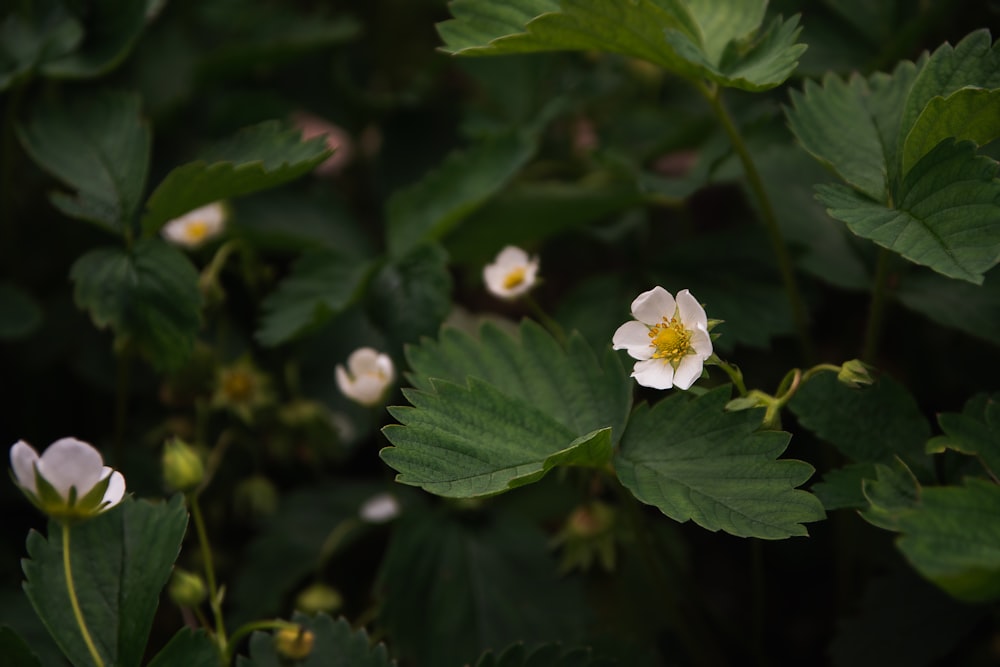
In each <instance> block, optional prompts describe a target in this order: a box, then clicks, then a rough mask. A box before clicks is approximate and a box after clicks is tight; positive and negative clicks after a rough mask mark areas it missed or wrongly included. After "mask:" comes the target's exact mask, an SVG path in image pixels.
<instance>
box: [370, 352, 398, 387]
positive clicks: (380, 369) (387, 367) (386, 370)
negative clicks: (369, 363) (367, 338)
mask: <svg viewBox="0 0 1000 667" xmlns="http://www.w3.org/2000/svg"><path fill="white" fill-rule="evenodd" d="M375 372H376V373H377V374H378V375H379V376H380V377H381V378H383V379H384V380H385V382H386V384H390V383H391V382H392V381H393V380H395V379H396V367H395V366H394V365H393V363H392V359H391V358H390V357H389V355H388V354H380V355H378V358H377V359H376V360H375Z"/></svg>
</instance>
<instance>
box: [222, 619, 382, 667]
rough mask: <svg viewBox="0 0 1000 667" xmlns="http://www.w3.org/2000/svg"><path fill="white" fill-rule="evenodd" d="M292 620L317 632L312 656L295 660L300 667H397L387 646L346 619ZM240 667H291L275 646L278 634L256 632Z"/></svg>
mask: <svg viewBox="0 0 1000 667" xmlns="http://www.w3.org/2000/svg"><path fill="white" fill-rule="evenodd" d="M292 621H294V622H295V623H298V624H299V625H300V626H301V627H303V628H305V629H306V630H308V631H309V632H311V633H313V647H312V651H310V653H309V656H308V657H306V658H304V659H302V660H296V661H294V663H295V665H297V666H298V667H393V666H394V665H395V664H396V661H395V660H392V659H390V658H389V654H388V651H387V650H386V648H385V644H378V645H377V646H372V645H371V641H370V640H369V638H368V633H367V632H365V630H364V629H363V628H362V629H361V630H354V629H353V628H351V624H350V623H348V622H347V621H346V620H345V619H343V618H338V619H337V620H336V621H334V620H333V619H332V618H330V617H329V616H327V615H326V614H318V615H316V616H307V615H305V614H298V613H297V614H295V615H294V616H293V617H292ZM236 664H237V665H238V667H284V665H287V664H288V660H287V659H286V658H282V657H281V656H280V655H279V654H278V651H277V648H276V647H275V641H274V634H273V633H270V632H255V633H254V634H253V636H251V637H250V657H249V658H244V657H243V656H240V657H239V658H238V659H237V661H236Z"/></svg>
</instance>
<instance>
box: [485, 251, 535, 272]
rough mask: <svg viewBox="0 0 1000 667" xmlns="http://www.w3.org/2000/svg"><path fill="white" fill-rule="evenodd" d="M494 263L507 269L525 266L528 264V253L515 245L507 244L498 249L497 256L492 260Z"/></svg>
mask: <svg viewBox="0 0 1000 667" xmlns="http://www.w3.org/2000/svg"><path fill="white" fill-rule="evenodd" d="M493 264H494V265H499V266H501V267H503V268H505V269H507V270H510V269H512V268H515V267H518V266H526V265H527V264H529V260H528V253H526V252H525V251H523V250H521V249H520V248H518V247H517V246H512V245H509V246H507V247H506V248H504V249H503V250H501V251H500V254H499V255H497V258H496V259H495V260H493Z"/></svg>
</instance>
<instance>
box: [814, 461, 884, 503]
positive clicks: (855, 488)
mask: <svg viewBox="0 0 1000 667" xmlns="http://www.w3.org/2000/svg"><path fill="white" fill-rule="evenodd" d="M875 478H876V476H875V464H873V463H852V464H849V465H846V466H844V467H843V468H837V469H836V470H831V471H830V472H828V473H826V474H825V475H823V480H822V481H821V482H817V483H816V484H813V486H812V489H810V490H811V491H812V492H813V493H814V494H816V497H817V498H819V499H820V502H822V503H823V507H824V508H825V509H826V511H827V512H830V511H833V510H839V509H845V508H854V509H861V508H863V507H867V506H868V499H867V498H865V494H864V493H863V492H862V484H863V483H864V480H866V479H875Z"/></svg>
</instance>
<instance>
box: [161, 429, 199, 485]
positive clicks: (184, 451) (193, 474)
mask: <svg viewBox="0 0 1000 667" xmlns="http://www.w3.org/2000/svg"><path fill="white" fill-rule="evenodd" d="M163 479H164V481H165V482H166V483H167V486H169V487H170V488H171V489H176V490H177V491H184V492H187V491H193V490H194V489H196V488H197V487H198V485H199V484H201V482H202V480H203V479H205V464H204V463H202V462H201V457H200V456H199V455H198V452H197V451H195V449H194V448H193V447H192V446H191V445H189V444H187V443H185V442H184V441H183V440H181V439H179V438H174V439H173V440H171V441H169V442H167V444H166V446H165V447H164V448H163Z"/></svg>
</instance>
